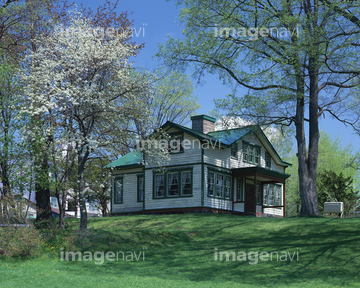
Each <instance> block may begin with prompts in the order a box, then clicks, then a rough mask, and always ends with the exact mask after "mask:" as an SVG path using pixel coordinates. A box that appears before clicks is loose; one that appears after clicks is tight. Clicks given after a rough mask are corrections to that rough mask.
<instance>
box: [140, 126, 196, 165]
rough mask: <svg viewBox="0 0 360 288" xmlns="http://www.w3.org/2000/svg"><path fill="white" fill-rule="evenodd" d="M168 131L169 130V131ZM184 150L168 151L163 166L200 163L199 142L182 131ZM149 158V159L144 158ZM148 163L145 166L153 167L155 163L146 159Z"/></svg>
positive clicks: (172, 130)
mask: <svg viewBox="0 0 360 288" xmlns="http://www.w3.org/2000/svg"><path fill="white" fill-rule="evenodd" d="M170 131H171V132H176V131H177V130H174V129H171V130H170ZM170 131H169V132H170ZM183 143H184V145H185V146H184V147H185V148H186V149H184V152H178V153H170V155H169V156H170V160H169V162H167V163H164V164H163V165H164V166H173V165H182V164H189V163H201V144H200V141H199V140H198V139H196V138H195V137H192V136H191V135H188V134H186V133H184V141H183ZM146 160H149V159H146ZM147 162H148V163H149V165H147V166H146V168H155V167H157V165H156V164H152V163H151V161H147Z"/></svg>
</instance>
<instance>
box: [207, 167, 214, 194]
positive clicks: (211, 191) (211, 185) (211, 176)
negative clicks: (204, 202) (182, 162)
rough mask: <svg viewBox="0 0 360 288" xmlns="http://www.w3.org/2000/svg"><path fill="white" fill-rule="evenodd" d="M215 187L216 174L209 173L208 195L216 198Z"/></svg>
mask: <svg viewBox="0 0 360 288" xmlns="http://www.w3.org/2000/svg"><path fill="white" fill-rule="evenodd" d="M214 187H215V173H213V172H209V173H208V195H209V196H214V190H215V189H214Z"/></svg>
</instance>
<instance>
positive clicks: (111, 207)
mask: <svg viewBox="0 0 360 288" xmlns="http://www.w3.org/2000/svg"><path fill="white" fill-rule="evenodd" d="M110 181H111V189H110V214H112V210H113V190H114V177H111V178H110Z"/></svg>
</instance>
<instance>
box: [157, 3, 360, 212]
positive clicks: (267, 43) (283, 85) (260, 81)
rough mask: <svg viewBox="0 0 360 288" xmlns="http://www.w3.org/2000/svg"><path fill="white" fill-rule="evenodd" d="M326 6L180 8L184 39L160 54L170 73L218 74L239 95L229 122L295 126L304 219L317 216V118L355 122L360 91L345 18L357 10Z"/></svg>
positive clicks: (353, 26) (355, 38) (231, 100)
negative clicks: (353, 105) (353, 104)
mask: <svg viewBox="0 0 360 288" xmlns="http://www.w3.org/2000/svg"><path fill="white" fill-rule="evenodd" d="M328 2H330V1H318V0H313V1H300V0H296V1H288V0H277V1H266V0H251V1H230V0H229V1H222V0H215V1H211V2H208V1H206V0H190V1H189V0H186V1H185V0H179V1H177V3H178V4H179V5H181V7H182V9H181V12H180V20H181V21H182V22H183V23H184V25H185V27H186V28H185V30H184V35H185V39H184V40H175V39H173V38H170V39H169V40H168V42H167V43H166V45H165V46H163V47H161V48H160V52H159V53H158V56H160V57H162V58H163V59H165V62H166V63H167V64H168V65H169V66H172V67H178V68H180V69H186V67H187V66H188V64H193V67H194V69H195V76H198V77H201V76H202V75H203V74H204V73H205V72H209V73H213V74H218V75H219V77H220V79H221V80H222V81H223V82H224V83H226V84H229V85H230V86H231V87H232V88H233V89H234V91H235V92H234V93H233V94H232V95H229V97H228V98H227V99H224V100H223V101H220V102H219V104H220V106H221V107H222V108H224V109H225V110H227V111H228V112H229V114H230V115H232V116H240V117H243V118H244V117H245V118H252V119H256V120H257V122H259V124H270V123H275V124H279V125H287V126H290V125H294V126H295V131H296V136H295V137H296V141H297V160H298V177H299V188H300V197H301V211H300V214H301V215H318V214H319V210H318V198H317V189H316V173H317V165H318V143H319V137H320V133H319V122H318V121H319V117H321V116H325V114H326V113H328V114H330V115H331V116H332V117H334V118H336V119H338V120H340V121H342V122H343V123H347V124H350V125H354V124H355V121H356V120H357V119H356V118H351V117H352V115H351V114H347V112H348V111H349V109H348V107H347V106H346V102H347V101H350V99H351V98H352V97H353V89H354V88H355V87H357V86H358V85H359V72H360V67H359V66H360V65H359V63H360V61H359V60H360V59H359V58H360V55H359V53H358V51H357V49H358V48H357V47H358V46H359V34H360V29H359V25H358V24H359V22H357V21H353V20H354V19H353V18H352V17H347V16H344V15H343V14H344V13H350V14H351V15H358V14H359V5H360V3H359V2H358V1H337V0H335V1H331V3H328ZM341 11H343V12H344V13H342V12H341ZM241 89H243V90H241ZM245 89H246V90H245ZM239 93H242V94H244V95H243V96H238V94H239ZM306 123H308V125H306ZM307 129H308V130H307ZM306 130H307V132H306ZM307 136H308V138H309V143H308V145H307V143H306V137H307Z"/></svg>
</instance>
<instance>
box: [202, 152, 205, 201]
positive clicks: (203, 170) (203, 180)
mask: <svg viewBox="0 0 360 288" xmlns="http://www.w3.org/2000/svg"><path fill="white" fill-rule="evenodd" d="M204 173H205V167H204V149H203V148H201V207H204V201H205V197H204V192H205V191H204V182H205V175H204Z"/></svg>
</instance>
